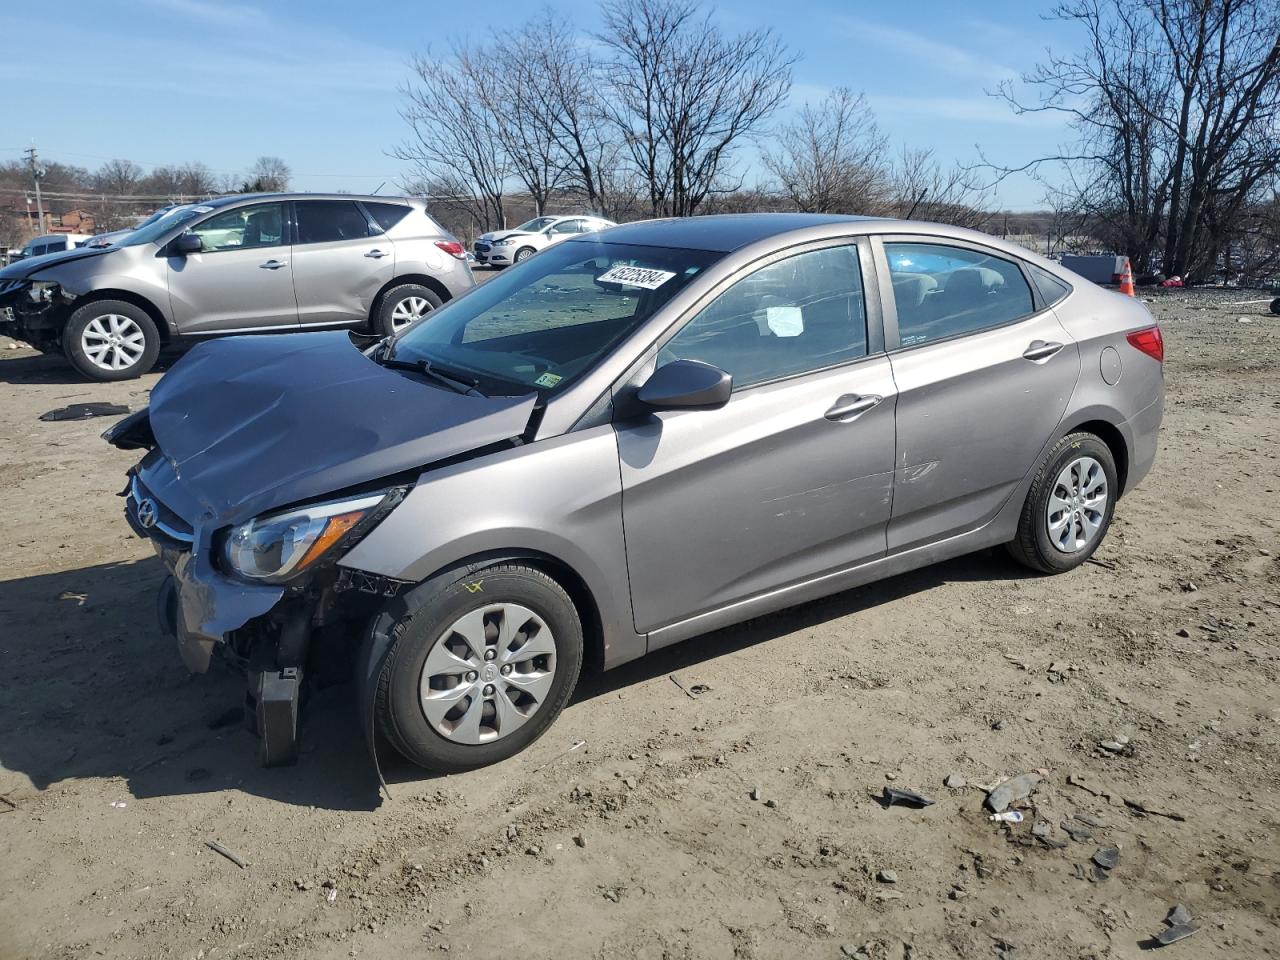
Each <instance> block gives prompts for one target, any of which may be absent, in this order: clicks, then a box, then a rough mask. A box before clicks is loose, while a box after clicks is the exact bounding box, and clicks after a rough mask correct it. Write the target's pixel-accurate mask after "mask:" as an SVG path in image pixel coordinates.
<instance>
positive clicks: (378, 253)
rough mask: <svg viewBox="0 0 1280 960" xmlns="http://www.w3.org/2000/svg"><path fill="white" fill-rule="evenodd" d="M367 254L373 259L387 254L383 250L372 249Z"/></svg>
mask: <svg viewBox="0 0 1280 960" xmlns="http://www.w3.org/2000/svg"><path fill="white" fill-rule="evenodd" d="M365 256H366V257H369V258H371V259H373V260H377V259H379V258H381V257H385V256H386V254H385V253H383V252H382V251H381V250H370V251H369V252H368V253H366V254H365Z"/></svg>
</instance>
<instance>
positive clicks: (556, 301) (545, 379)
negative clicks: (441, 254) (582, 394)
mask: <svg viewBox="0 0 1280 960" xmlns="http://www.w3.org/2000/svg"><path fill="white" fill-rule="evenodd" d="M722 256H724V254H722V253H718V252H714V251H708V250H680V249H671V248H667V247H640V246H631V245H626V244H619V243H604V242H602V241H600V240H591V239H588V240H570V241H568V242H566V243H561V244H557V245H555V246H552V247H549V248H548V249H546V250H544V251H542V252H541V253H539V254H538V255H537V256H536V257H533V258H531V259H530V260H528V261H527V262H525V263H522V264H520V265H518V266H516V267H512V268H510V269H508V270H506V271H504V272H503V273H501V274H500V275H499V276H498V277H497V278H495V279H493V280H490V281H488V282H487V283H485V284H484V285H482V286H480V287H478V288H476V289H475V290H473V291H471V292H470V293H468V294H467V295H466V296H465V297H463V298H462V299H460V300H458V301H457V302H456V303H453V304H450V305H448V306H446V307H443V308H442V309H440V310H436V311H434V312H433V313H430V314H428V315H427V317H426V319H424V320H423V321H422V322H421V323H418V324H415V325H414V326H412V327H410V328H409V329H408V330H406V331H405V332H404V333H403V334H402V335H401V336H400V337H398V338H397V339H396V341H395V343H394V356H395V359H396V360H397V361H408V362H415V361H419V360H427V361H428V362H429V363H430V364H431V365H432V367H434V368H436V369H437V370H438V371H440V372H442V373H445V374H448V375H450V376H454V377H457V378H462V379H464V380H465V381H472V380H474V381H477V386H478V387H479V389H480V391H481V392H482V393H485V394H489V395H494V394H497V395H504V396H520V395H522V394H526V393H531V392H534V391H537V392H540V393H543V394H547V393H552V392H555V391H557V390H560V389H563V388H565V387H567V386H568V385H569V384H570V383H572V382H573V381H574V379H576V378H577V377H578V376H580V375H581V374H583V373H585V372H586V371H587V370H589V369H591V367H593V366H594V365H595V363H596V361H598V360H599V359H600V358H601V357H603V356H604V355H605V354H607V353H608V352H609V351H610V350H611V349H612V348H613V347H614V346H615V345H616V344H617V343H618V342H619V341H620V340H622V339H623V338H624V337H626V336H627V335H629V334H630V333H631V332H632V331H634V330H635V329H636V328H637V327H639V326H640V324H642V323H644V321H646V320H648V319H649V318H650V317H651V316H653V315H654V314H655V313H656V312H657V311H658V310H659V309H660V308H661V307H662V306H663V305H664V304H665V303H667V301H669V300H670V299H671V298H672V297H673V296H675V294H676V293H677V292H679V291H680V290H681V289H682V288H683V287H685V286H686V285H687V284H688V283H689V282H690V281H691V280H693V278H694V277H696V276H697V275H698V274H700V273H701V272H702V271H703V270H705V269H706V268H707V267H708V266H710V265H711V264H712V263H714V262H715V261H717V260H719V259H720V258H721V257H722Z"/></svg>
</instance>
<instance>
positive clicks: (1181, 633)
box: [1178, 627, 1191, 637]
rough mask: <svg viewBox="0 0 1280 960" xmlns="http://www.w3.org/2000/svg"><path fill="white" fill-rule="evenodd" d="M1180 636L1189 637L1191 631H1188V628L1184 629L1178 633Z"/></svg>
mask: <svg viewBox="0 0 1280 960" xmlns="http://www.w3.org/2000/svg"><path fill="white" fill-rule="evenodd" d="M1178 636H1180V637H1189V636H1191V631H1190V630H1188V629H1187V628H1186V627H1183V628H1182V629H1181V630H1179V631H1178Z"/></svg>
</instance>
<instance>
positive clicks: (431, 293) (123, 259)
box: [0, 194, 475, 380]
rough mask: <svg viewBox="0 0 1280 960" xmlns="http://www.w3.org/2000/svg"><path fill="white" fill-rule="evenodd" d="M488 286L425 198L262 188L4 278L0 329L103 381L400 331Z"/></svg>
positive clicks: (36, 262) (35, 262) (7, 272)
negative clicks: (268, 336)
mask: <svg viewBox="0 0 1280 960" xmlns="http://www.w3.org/2000/svg"><path fill="white" fill-rule="evenodd" d="M473 286H475V280H474V278H473V277H472V276H471V269H470V267H468V266H467V263H466V251H465V250H464V249H463V247H462V244H460V243H459V242H458V241H457V240H456V239H455V238H454V237H453V236H451V235H450V234H449V233H447V232H446V231H445V230H443V229H442V228H441V227H440V225H439V224H438V223H436V222H435V221H434V220H433V219H432V218H431V217H430V216H429V215H428V214H427V211H426V209H425V207H424V205H423V203H422V202H421V201H419V200H405V199H391V198H387V197H355V196H349V195H343V194H335V195H331V196H326V195H320V194H257V195H248V196H234V197H222V198H220V199H217V200H210V201H209V202H208V203H203V204H199V205H195V206H187V207H180V208H178V209H176V210H174V211H172V212H171V213H169V214H168V215H167V216H164V217H161V218H160V219H159V220H157V221H155V222H154V223H151V224H148V225H146V226H144V227H142V228H140V229H138V230H135V231H133V232H132V233H130V234H127V235H126V236H124V237H121V238H120V239H119V240H117V241H116V242H115V243H114V244H112V245H111V246H109V247H106V248H101V249H93V248H81V249H78V250H69V251H67V252H65V253H61V254H55V255H52V256H44V257H33V258H30V259H27V260H24V261H22V262H21V263H18V264H14V265H12V266H9V267H6V268H5V269H3V270H0V332H2V333H5V334H8V335H11V336H14V337H18V338H20V339H22V340H25V341H27V342H28V343H30V344H32V345H33V346H35V347H37V348H39V349H42V350H48V349H51V348H52V347H54V346H57V345H60V346H61V348H62V351H63V353H65V354H66V357H67V359H68V360H69V361H71V363H72V365H74V366H75V368H76V369H77V370H79V371H80V372H81V373H83V374H84V375H85V376H86V377H89V378H90V379H92V380H125V379H128V378H130V377H136V376H138V375H139V374H142V373H145V372H146V371H148V370H149V369H151V367H152V365H153V364H154V363H155V362H156V357H157V356H158V355H159V353H160V348H161V347H162V346H169V345H173V346H181V345H183V344H184V343H186V342H190V341H193V340H198V339H204V338H208V337H213V336H224V335H226V334H233V333H264V332H275V333H278V332H286V331H298V330H310V329H335V328H343V327H347V328H351V327H355V328H366V329H369V330H370V331H371V332H372V333H375V334H378V335H385V334H392V333H396V332H398V331H400V330H401V329H403V328H404V327H406V326H408V325H409V324H410V323H412V322H413V321H415V320H417V319H418V318H419V317H421V316H423V315H424V314H425V313H428V312H429V311H431V310H433V309H435V308H436V307H438V306H440V305H441V304H443V303H444V302H446V301H448V300H451V299H453V298H454V297H456V296H458V294H460V293H463V292H464V291H466V290H469V289H470V288H471V287H473Z"/></svg>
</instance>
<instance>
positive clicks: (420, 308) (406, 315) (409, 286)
mask: <svg viewBox="0 0 1280 960" xmlns="http://www.w3.org/2000/svg"><path fill="white" fill-rule="evenodd" d="M442 302H443V301H442V300H441V299H440V296H439V295H438V294H437V293H436V292H435V291H434V290H432V289H430V288H429V287H424V286H423V285H422V284H420V283H402V284H400V285H399V286H397V287H392V288H391V289H390V290H388V291H387V292H386V293H385V294H383V296H382V302H381V303H379V304H378V310H377V316H376V317H375V318H374V323H375V327H376V330H377V332H379V333H382V334H383V335H384V336H388V337H390V336H393V335H395V334H397V333H399V332H400V331H401V330H403V329H405V328H406V327H408V326H409V325H410V324H412V323H416V322H417V321H418V320H421V319H422V318H423V317H425V316H426V315H427V314H428V313H430V312H431V311H432V310H435V309H436V308H438V307H439V306H440V305H441V303H442Z"/></svg>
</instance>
